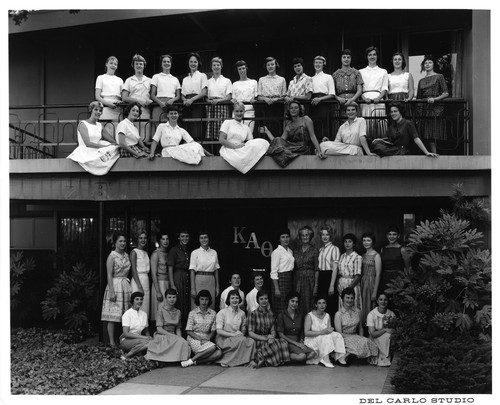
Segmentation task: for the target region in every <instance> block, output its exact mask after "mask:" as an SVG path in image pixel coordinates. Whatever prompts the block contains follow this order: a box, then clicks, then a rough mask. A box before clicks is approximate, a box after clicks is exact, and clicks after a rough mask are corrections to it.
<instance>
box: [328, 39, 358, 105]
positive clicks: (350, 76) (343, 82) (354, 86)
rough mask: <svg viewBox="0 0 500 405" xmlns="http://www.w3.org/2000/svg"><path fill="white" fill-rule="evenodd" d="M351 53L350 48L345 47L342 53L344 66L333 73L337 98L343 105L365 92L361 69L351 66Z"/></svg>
mask: <svg viewBox="0 0 500 405" xmlns="http://www.w3.org/2000/svg"><path fill="white" fill-rule="evenodd" d="M351 55H352V52H351V50H350V49H344V50H343V51H342V53H341V62H342V67H341V68H340V69H337V70H336V71H335V72H334V73H333V74H332V77H333V82H334V84H335V98H336V99H337V101H338V102H339V104H341V105H343V104H346V105H349V104H351V103H352V102H353V101H356V100H357V99H358V97H359V96H360V95H361V93H362V92H363V78H362V77H361V73H359V70H357V69H354V68H353V67H351V59H352V56H351Z"/></svg>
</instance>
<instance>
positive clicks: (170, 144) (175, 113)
mask: <svg viewBox="0 0 500 405" xmlns="http://www.w3.org/2000/svg"><path fill="white" fill-rule="evenodd" d="M165 110H166V112H167V115H168V122H165V123H163V124H160V125H158V127H157V128H156V132H155V134H154V136H153V143H152V144H151V152H150V153H149V156H148V158H149V159H154V158H155V156H156V155H155V150H156V147H157V145H158V143H160V144H161V147H162V148H163V149H162V150H161V156H163V157H171V158H173V159H175V160H178V161H180V162H183V163H188V164H191V165H197V164H199V163H200V162H201V157H202V156H212V154H211V153H209V152H208V151H206V150H205V149H204V148H203V147H202V146H201V145H200V144H199V143H198V142H195V140H194V139H193V138H192V137H191V135H189V134H188V132H187V131H186V130H185V129H183V128H181V127H180V126H179V125H177V121H178V120H179V110H178V108H177V107H176V106H172V105H169V106H167V107H166V108H165ZM182 141H184V142H185V143H183V144H182V145H181V142H182Z"/></svg>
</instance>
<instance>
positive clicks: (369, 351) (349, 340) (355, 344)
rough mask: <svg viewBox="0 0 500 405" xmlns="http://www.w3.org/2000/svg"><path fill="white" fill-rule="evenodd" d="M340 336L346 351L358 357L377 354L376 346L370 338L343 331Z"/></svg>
mask: <svg viewBox="0 0 500 405" xmlns="http://www.w3.org/2000/svg"><path fill="white" fill-rule="evenodd" d="M342 336H343V338H344V344H345V350H346V353H349V354H354V355H355V356H356V357H359V358H366V357H374V356H375V357H376V356H378V347H377V345H376V344H375V343H374V342H373V341H372V340H370V339H368V338H365V337H364V336H359V335H354V334H353V335H351V334H346V333H343V334H342Z"/></svg>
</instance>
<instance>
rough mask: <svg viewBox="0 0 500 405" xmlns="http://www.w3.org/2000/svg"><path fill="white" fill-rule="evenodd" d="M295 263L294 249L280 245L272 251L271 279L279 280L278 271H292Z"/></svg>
mask: <svg viewBox="0 0 500 405" xmlns="http://www.w3.org/2000/svg"><path fill="white" fill-rule="evenodd" d="M294 263H295V259H294V258H293V252H292V249H290V248H289V247H287V248H286V249H285V248H284V247H283V246H281V245H278V247H277V248H276V249H274V250H273V253H271V279H272V280H278V273H284V272H286V271H292V270H293V265H294Z"/></svg>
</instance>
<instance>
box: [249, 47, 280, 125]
mask: <svg viewBox="0 0 500 405" xmlns="http://www.w3.org/2000/svg"><path fill="white" fill-rule="evenodd" d="M279 67H280V65H279V63H278V61H277V60H276V58H274V57H272V56H269V57H267V58H266V61H265V64H264V68H265V69H266V70H267V76H263V77H261V78H260V79H259V83H258V87H257V100H258V101H262V102H264V103H265V105H263V104H257V106H256V110H257V112H258V113H259V114H258V116H259V118H263V119H268V118H271V119H274V120H279V125H278V127H281V119H282V118H283V104H282V101H283V100H284V98H285V96H286V81H285V78H284V77H281V76H279V75H278V73H277V69H278V68H279ZM268 125H269V124H268ZM259 126H260V124H259Z"/></svg>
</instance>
